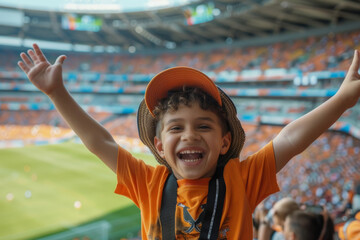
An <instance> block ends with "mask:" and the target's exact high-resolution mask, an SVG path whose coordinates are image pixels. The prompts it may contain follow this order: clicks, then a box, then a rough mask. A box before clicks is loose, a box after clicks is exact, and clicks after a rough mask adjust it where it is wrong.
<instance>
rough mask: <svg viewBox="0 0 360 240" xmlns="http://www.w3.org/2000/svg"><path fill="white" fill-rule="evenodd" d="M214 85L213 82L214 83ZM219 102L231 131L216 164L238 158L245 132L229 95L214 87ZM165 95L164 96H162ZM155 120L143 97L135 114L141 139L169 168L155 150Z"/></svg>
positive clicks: (158, 159)
mask: <svg viewBox="0 0 360 240" xmlns="http://www.w3.org/2000/svg"><path fill="white" fill-rule="evenodd" d="M214 85H215V84H214ZM215 86H216V85H215ZM216 89H217V91H218V93H219V96H220V100H221V103H222V105H223V107H224V108H225V111H226V112H227V120H228V124H229V128H230V132H231V145H230V148H229V150H228V151H227V153H226V154H224V155H220V156H219V160H218V165H221V166H224V165H225V164H226V163H227V162H228V161H229V160H230V159H232V158H238V157H239V155H240V152H241V149H242V147H243V146H244V142H245V132H244V129H243V128H242V126H241V123H240V120H239V119H238V117H237V111H236V107H235V105H234V103H233V102H232V100H231V99H230V97H229V96H228V95H227V94H226V93H225V92H223V91H222V90H221V89H220V88H218V87H216ZM164 97H166V96H164ZM156 124H157V121H156V119H155V118H154V117H153V115H152V113H151V112H150V111H149V109H148V106H147V104H146V101H145V99H144V100H143V101H142V102H141V103H140V106H139V109H138V115H137V125H138V131H139V136H140V139H141V141H142V142H143V143H144V144H145V145H146V146H147V147H148V148H149V149H150V151H151V152H152V153H153V154H154V156H155V158H156V160H157V161H158V162H159V163H160V164H163V165H165V166H166V167H168V168H170V166H169V165H168V163H167V162H166V160H165V159H163V158H162V157H161V156H160V155H159V153H158V152H157V150H156V147H155V145H154V138H155V136H156Z"/></svg>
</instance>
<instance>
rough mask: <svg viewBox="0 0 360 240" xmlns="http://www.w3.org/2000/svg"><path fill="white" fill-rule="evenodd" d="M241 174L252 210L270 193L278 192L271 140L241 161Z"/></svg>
mask: <svg viewBox="0 0 360 240" xmlns="http://www.w3.org/2000/svg"><path fill="white" fill-rule="evenodd" d="M241 165H242V167H241V176H242V178H243V182H244V184H245V191H246V195H247V198H248V199H249V203H250V205H251V208H252V210H254V209H255V207H256V206H257V205H258V204H259V203H260V202H261V201H262V200H264V199H265V198H266V197H268V196H269V195H270V194H273V193H275V192H278V191H279V190H280V189H279V186H278V184H277V180H276V161H275V154H274V149H273V143H272V141H271V142H269V143H268V144H267V145H265V146H264V147H263V148H262V149H260V150H259V151H258V152H256V153H254V154H253V155H251V156H249V157H248V158H247V159H245V160H244V161H242V162H241Z"/></svg>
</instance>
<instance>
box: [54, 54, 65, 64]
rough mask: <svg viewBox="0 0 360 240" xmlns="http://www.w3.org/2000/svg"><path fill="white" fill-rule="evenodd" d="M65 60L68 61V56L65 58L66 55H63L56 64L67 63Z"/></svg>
mask: <svg viewBox="0 0 360 240" xmlns="http://www.w3.org/2000/svg"><path fill="white" fill-rule="evenodd" d="M65 59H66V56H65V55H61V56H59V57H58V58H57V59H56V61H55V63H54V64H63V63H64V61H65Z"/></svg>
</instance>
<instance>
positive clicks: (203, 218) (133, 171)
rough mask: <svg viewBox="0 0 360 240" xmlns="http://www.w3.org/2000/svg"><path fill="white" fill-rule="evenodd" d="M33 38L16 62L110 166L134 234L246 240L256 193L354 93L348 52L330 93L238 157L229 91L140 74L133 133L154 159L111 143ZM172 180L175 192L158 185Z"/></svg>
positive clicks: (356, 85) (267, 190) (358, 83)
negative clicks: (130, 212)
mask: <svg viewBox="0 0 360 240" xmlns="http://www.w3.org/2000/svg"><path fill="white" fill-rule="evenodd" d="M33 47H34V50H29V51H28V55H29V56H30V58H29V57H28V56H27V55H26V54H25V53H21V55H20V56H21V58H22V60H23V61H20V62H19V63H18V65H19V66H20V68H21V69H22V70H23V71H24V72H25V73H26V74H27V76H28V78H29V79H30V81H31V82H32V83H33V84H34V85H35V86H36V87H37V88H39V90H41V91H42V92H44V93H45V94H47V95H48V96H49V98H50V99H51V100H52V102H53V103H54V104H55V106H56V108H57V110H58V111H59V112H60V114H61V115H62V116H63V117H64V119H65V120H66V121H67V123H68V124H69V126H70V127H71V128H72V129H73V130H74V131H75V133H76V134H77V135H78V136H79V137H80V138H81V140H82V141H83V143H84V144H85V146H86V147H87V148H88V149H89V150H90V151H91V152H93V153H94V154H95V155H97V156H98V157H99V158H100V159H101V160H102V161H103V162H104V163H105V164H106V165H107V166H109V167H110V169H112V170H113V171H114V172H116V174H117V180H118V184H117V187H116V190H115V192H116V193H119V194H122V195H125V196H127V197H129V198H131V199H132V200H133V201H134V203H135V204H136V205H137V206H138V207H139V208H140V210H141V219H142V220H141V228H142V238H143V239H165V240H168V239H174V238H176V239H252V215H251V214H252V212H253V211H254V209H255V207H256V205H257V204H258V203H260V202H261V200H263V199H264V198H265V197H267V196H268V195H270V194H272V193H274V192H276V191H278V190H279V189H278V186H277V183H276V172H278V171H280V170H281V169H282V168H283V166H284V165H285V164H286V163H287V162H288V161H289V160H290V159H291V158H292V157H293V156H295V155H297V154H299V153H301V152H302V151H303V150H305V149H306V148H307V147H308V146H309V145H310V144H311V143H312V142H313V141H314V140H315V139H316V138H317V137H318V136H319V135H320V134H322V133H323V132H324V131H325V130H327V129H328V128H329V127H330V126H331V125H332V124H333V123H334V122H335V121H336V120H337V119H338V118H339V117H340V116H341V114H342V113H343V112H344V111H345V110H347V109H348V108H350V107H352V106H354V105H355V104H356V102H357V101H358V99H359V96H360V77H359V74H358V69H359V52H358V51H355V54H354V58H353V62H352V64H351V66H350V69H349V72H348V74H347V76H346V78H345V80H344V82H343V84H342V85H341V87H340V89H339V91H338V93H337V94H336V95H335V96H334V97H332V98H331V99H329V100H328V101H327V102H325V103H323V104H322V105H321V106H319V107H318V108H316V109H315V110H313V111H311V112H310V113H308V114H306V115H305V116H303V117H301V118H299V119H298V120H296V121H294V122H292V123H290V124H289V125H287V126H286V127H285V128H284V129H283V130H282V131H281V132H280V133H279V135H278V136H276V137H275V139H274V140H273V141H271V142H270V143H268V144H267V145H266V146H265V147H264V148H263V149H261V150H259V152H257V153H255V154H254V155H252V156H250V157H248V158H247V159H246V160H244V161H241V162H240V161H239V159H238V156H239V153H240V151H241V148H242V146H243V144H244V139H245V134H244V132H243V130H242V127H241V124H240V122H239V120H238V119H237V117H236V110H235V107H234V105H233V103H232V101H231V100H230V98H229V97H228V96H227V95H226V94H225V93H223V92H222V91H221V90H220V89H218V88H217V87H216V85H215V84H214V83H213V82H212V81H211V79H210V78H208V77H207V76H206V75H204V74H203V73H201V72H199V71H197V70H195V69H191V68H187V67H178V68H171V69H168V70H165V71H163V72H161V73H159V74H158V75H156V76H155V77H154V78H153V79H152V80H151V82H150V83H149V85H148V87H147V89H146V93H145V99H144V101H143V102H142V103H141V104H140V107H139V111H138V127H139V135H140V138H141V140H142V141H143V142H144V143H145V144H146V145H147V146H148V147H149V148H150V149H151V151H152V152H153V153H154V155H155V157H156V159H157V160H158V161H159V163H161V164H162V165H160V166H157V167H155V168H154V167H150V166H147V165H145V164H144V163H143V162H142V161H139V160H137V159H135V158H133V157H132V156H131V154H130V153H128V152H127V151H126V150H124V149H122V148H121V147H119V146H118V145H117V144H116V142H115V141H114V139H113V138H112V137H111V135H110V134H109V133H108V132H107V131H106V130H105V129H104V128H103V127H102V126H101V125H99V123H97V122H96V121H95V120H94V119H92V118H91V117H90V116H89V115H88V114H87V113H86V112H85V111H83V110H82V109H81V107H80V106H79V105H78V104H77V103H76V102H75V101H74V99H73V98H72V97H71V95H70V94H69V92H68V91H67V90H66V88H65V86H64V83H63V80H62V64H63V62H64V60H65V58H66V57H65V56H64V55H62V56H59V57H58V59H57V60H56V62H55V64H54V65H51V64H50V63H49V62H48V61H47V60H46V58H45V56H44V55H43V53H42V52H41V50H40V48H39V47H38V46H37V45H36V44H34V45H33ZM209 101H210V103H209ZM170 173H172V174H171V175H170ZM169 175H170V176H169ZM174 179H175V180H174ZM168 180H169V184H168V183H167V181H168ZM165 182H166V184H165ZM174 182H175V188H176V189H175V193H174V190H173V187H169V188H168V186H173V185H174ZM164 186H165V187H164ZM163 188H165V190H164V191H163ZM168 193H172V194H168ZM174 195H176V196H177V197H175V199H174V198H173V197H174ZM163 196H166V197H164V198H163V199H162V197H163ZM174 201H175V203H174ZM219 202H220V204H219ZM170 203H171V204H170ZM167 205H170V208H168V206H167ZM163 209H165V211H163ZM167 209H171V211H169V210H167ZM219 210H220V211H219ZM169 212H170V214H168V216H165V217H164V215H166V214H167V213H169ZM168 219H169V220H168ZM169 229H170V231H168V230H169ZM169 236H170V237H169Z"/></svg>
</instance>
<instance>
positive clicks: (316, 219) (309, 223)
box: [284, 210, 334, 240]
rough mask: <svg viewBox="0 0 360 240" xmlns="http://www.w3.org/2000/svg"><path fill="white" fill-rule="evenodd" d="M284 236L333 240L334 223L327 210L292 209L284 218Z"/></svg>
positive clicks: (293, 239) (297, 238) (286, 237)
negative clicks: (318, 212)
mask: <svg viewBox="0 0 360 240" xmlns="http://www.w3.org/2000/svg"><path fill="white" fill-rule="evenodd" d="M284 237H285V239H286V240H333V239H334V223H333V221H332V219H331V217H330V216H329V215H328V213H327V212H323V213H322V214H317V213H313V212H308V211H304V210H298V211H294V212H293V213H291V214H289V215H288V216H287V218H286V220H285V224H284Z"/></svg>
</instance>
